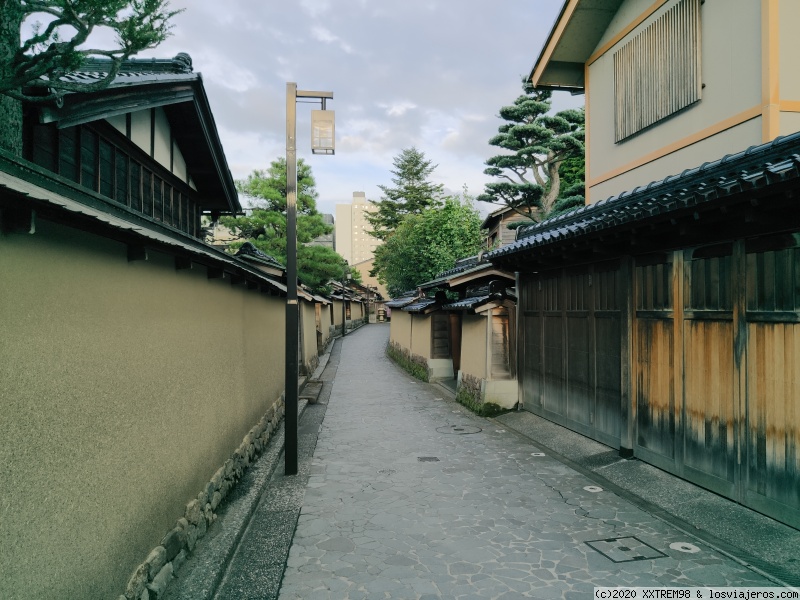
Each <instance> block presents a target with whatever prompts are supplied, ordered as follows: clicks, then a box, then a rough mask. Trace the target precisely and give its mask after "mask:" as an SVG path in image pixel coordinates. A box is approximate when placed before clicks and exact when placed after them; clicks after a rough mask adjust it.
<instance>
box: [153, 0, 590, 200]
mask: <svg viewBox="0 0 800 600" xmlns="http://www.w3.org/2000/svg"><path fill="white" fill-rule="evenodd" d="M171 6H172V8H185V11H184V12H183V13H182V14H180V15H178V16H177V17H176V18H175V19H174V29H173V35H172V37H171V38H169V39H168V40H167V41H166V42H165V43H164V44H162V45H161V46H160V47H159V48H157V49H156V50H154V51H150V52H147V53H145V54H142V55H140V56H158V57H162V58H165V57H171V56H174V55H175V54H177V53H178V52H188V53H189V54H190V55H191V57H192V60H193V63H194V69H195V71H199V72H200V73H202V75H203V80H204V83H205V87H206V91H207V93H208V95H209V98H210V102H211V108H212V111H213V112H214V117H215V120H216V123H217V127H218V129H219V134H220V137H221V138H222V144H223V147H224V149H225V152H226V155H227V157H228V162H229V165H230V168H231V172H232V173H233V176H234V178H236V179H241V178H244V177H246V176H247V174H248V173H250V172H251V171H253V170H254V169H257V168H264V167H265V166H267V165H268V164H269V162H270V161H271V160H274V159H275V158H277V157H279V156H283V155H284V154H285V139H286V138H285V135H286V133H285V103H286V100H285V98H286V82H287V81H293V82H296V83H297V84H298V88H299V89H303V90H323V91H333V93H334V100H333V101H331V102H329V104H328V108H329V109H334V110H335V111H336V155H335V156H333V157H323V156H313V155H311V151H310V131H309V120H310V111H311V109H313V108H317V107H316V106H313V105H303V104H299V105H298V111H297V112H298V117H297V119H298V122H297V127H298V130H297V135H298V156H300V157H303V158H305V159H306V160H307V161H308V162H309V163H310V164H311V166H312V169H313V172H314V175H315V177H316V180H317V190H318V192H319V202H318V208H319V209H320V210H321V211H322V212H334V205H335V204H337V203H342V202H349V201H350V200H351V199H352V193H353V192H354V191H364V192H366V194H367V198H368V199H372V200H378V199H380V195H381V193H380V190H379V189H378V187H377V186H378V185H379V184H384V185H387V184H391V169H392V159H393V158H394V157H395V156H396V155H397V154H398V153H399V152H400V151H401V150H402V149H404V148H408V147H411V146H415V147H417V148H418V149H419V150H421V151H422V152H424V153H425V155H426V156H427V158H429V159H430V160H431V161H432V162H433V163H434V164H436V165H438V167H437V169H436V171H435V173H434V176H433V179H434V180H435V181H437V182H439V183H443V184H444V185H445V187H446V189H448V190H450V191H454V192H455V191H460V190H461V188H462V187H463V186H464V185H467V187H468V190H469V192H470V193H471V194H473V195H476V194H479V193H481V192H482V191H483V185H484V183H486V182H487V181H488V180H489V178H487V177H486V176H485V175H483V168H484V165H483V163H484V161H485V160H486V159H487V158H489V157H490V156H492V154H494V152H493V147H491V146H489V144H488V143H487V142H488V139H489V138H490V137H491V136H493V135H494V134H495V133H496V131H497V127H498V126H499V125H500V124H501V123H502V121H501V120H500V119H499V118H498V117H497V112H498V109H499V108H500V107H501V106H504V105H506V104H510V103H511V102H512V101H513V100H514V98H516V97H517V96H518V95H519V94H520V92H521V88H520V78H521V77H522V76H523V75H526V74H527V73H528V72H529V71H530V68H531V66H532V64H533V62H534V60H535V59H536V57H537V56H538V53H539V51H540V49H541V46H542V45H543V43H544V41H545V39H546V36H547V34H548V33H549V31H550V28H551V27H552V24H553V21H554V20H555V18H556V16H557V14H558V11H559V9H560V7H561V1H560V0H495V1H494V2H489V1H486V0H458V1H456V0H447V1H445V0H401V1H399V2H387V1H384V0H294V1H292V0H287V1H279V0H227V1H226V2H224V3H222V2H220V0H172V1H171ZM582 103H583V98H582V97H580V96H578V97H572V96H570V95H569V94H558V95H557V96H556V100H555V106H556V107H557V108H567V107H573V106H580V105H581V104H582ZM479 208H481V209H482V212H484V213H486V212H488V210H490V209H491V207H490V206H489V205H484V206H482V207H479Z"/></svg>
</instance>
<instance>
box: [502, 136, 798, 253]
mask: <svg viewBox="0 0 800 600" xmlns="http://www.w3.org/2000/svg"><path fill="white" fill-rule="evenodd" d="M798 153H800V133H795V134H792V135H789V136H785V137H780V138H777V139H775V140H773V141H772V142H768V143H766V144H762V145H759V146H752V147H750V148H748V149H747V150H744V151H743V152H739V153H736V154H730V155H728V156H725V157H723V158H721V159H719V160H716V161H713V162H708V163H704V164H703V165H701V166H699V167H696V168H694V169H687V170H685V171H683V172H682V173H680V174H679V175H672V176H670V177H667V178H665V179H663V180H661V181H656V182H653V183H650V184H648V185H646V186H641V187H637V188H635V189H633V190H632V191H630V192H623V193H621V194H619V195H617V196H613V197H611V198H608V199H606V200H601V201H600V202H597V203H595V204H590V205H588V206H583V207H580V208H578V209H576V210H573V211H570V212H568V213H565V214H563V215H560V216H557V217H554V218H552V219H548V220H546V221H542V222H541V223H537V224H534V225H529V226H527V227H521V228H520V229H518V230H517V239H516V241H514V242H513V243H511V244H509V245H507V246H504V247H503V248H498V249H497V250H493V251H491V252H489V253H488V254H487V256H488V258H489V260H492V261H494V260H497V259H500V258H502V257H504V256H509V255H513V254H517V253H524V252H527V251H529V250H531V249H533V248H536V247H541V246H545V245H548V244H553V243H561V242H564V241H565V240H569V239H574V238H577V237H580V236H584V235H586V234H589V233H592V232H597V231H601V230H604V229H610V228H612V227H617V226H620V225H625V224H634V223H636V222H637V221H640V220H643V219H647V218H650V217H657V216H661V217H662V218H669V214H670V213H672V212H677V211H680V210H685V209H686V208H688V207H693V206H697V205H701V204H703V203H707V202H711V201H714V200H719V199H723V198H725V197H726V196H732V195H735V194H737V193H740V192H745V191H755V190H759V189H762V188H765V187H767V186H769V185H771V184H773V183H778V182H782V181H786V180H791V179H798V178H800V155H798Z"/></svg>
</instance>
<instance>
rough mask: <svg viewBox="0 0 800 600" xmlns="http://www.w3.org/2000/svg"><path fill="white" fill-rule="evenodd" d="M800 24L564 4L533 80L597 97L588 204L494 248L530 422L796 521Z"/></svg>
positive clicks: (774, 3) (680, 3)
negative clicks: (535, 417)
mask: <svg viewBox="0 0 800 600" xmlns="http://www.w3.org/2000/svg"><path fill="white" fill-rule="evenodd" d="M798 11H800V7H798V6H797V5H796V3H792V2H785V1H781V0H765V1H763V2H748V1H744V0H733V1H732V2H724V3H723V2H705V3H702V2H701V1H700V0H665V1H660V2H655V3H651V2H639V1H633V0H626V1H622V0H608V1H605V2H599V3H598V2H590V1H583V0H569V1H567V2H565V3H564V7H563V9H562V11H561V14H560V16H559V18H558V20H557V22H556V24H555V25H554V27H553V30H552V33H551V34H550V37H549V39H548V41H547V43H546V44H545V47H544V48H543V50H542V52H541V54H540V56H539V58H538V60H537V61H536V64H535V65H534V67H533V69H532V71H531V80H532V82H533V84H534V85H535V86H538V87H540V88H549V89H556V90H559V89H562V90H564V89H566V90H572V91H573V92H576V91H577V92H580V91H584V92H585V93H586V108H587V111H586V112H587V165H586V172H587V190H588V192H589V201H590V202H591V204H589V205H588V206H586V207H583V208H580V209H578V210H575V211H572V212H570V213H568V214H566V215H563V216H560V217H557V218H554V219H551V220H549V221H545V222H543V223H541V224H538V225H532V226H528V227H525V228H521V229H519V230H518V233H517V239H516V241H515V242H514V243H513V244H510V245H509V246H506V247H504V248H500V249H497V250H495V251H493V252H490V253H489V258H490V260H492V262H494V263H495V264H497V265H498V266H500V267H502V268H505V269H508V270H510V271H515V272H517V273H518V285H517V289H518V293H519V303H518V315H519V344H518V347H519V352H518V378H519V383H520V401H521V403H522V406H523V407H524V408H525V409H526V410H530V411H532V412H534V413H537V414H539V415H542V416H544V417H546V418H549V419H552V420H554V421H556V422H558V423H561V424H562V425H565V426H567V427H569V428H571V429H574V430H576V431H579V432H581V433H583V434H585V435H587V436H590V437H592V438H594V439H596V440H599V441H601V442H603V443H605V444H608V445H610V446H612V447H614V448H619V449H620V452H621V454H623V455H626V456H631V455H632V456H635V457H638V458H640V459H642V460H645V461H648V462H650V463H652V464H654V465H656V466H658V467H660V468H662V469H664V470H667V471H669V472H672V473H675V474H677V475H679V476H681V477H684V478H686V479H689V480H691V481H693V482H696V483H698V484H700V485H703V486H705V487H707V488H709V489H712V490H714V491H716V492H718V493H720V494H722V495H724V496H727V497H728V498H731V499H733V500H735V501H738V502H741V503H743V504H745V505H747V506H750V507H752V508H755V509H757V510H759V511H762V512H764V513H766V514H769V515H771V516H773V517H775V518H777V519H780V520H783V521H784V522H786V523H789V524H792V525H794V526H798V525H800V517H798V515H800V451H799V450H798V447H799V446H800V211H798V210H797V206H796V195H797V190H798V189H800V160H799V159H798V154H799V153H800V134H790V135H788V136H786V137H783V138H780V137H777V136H778V135H779V134H781V133H789V132H792V131H794V130H795V129H797V128H798V126H800V117H798V112H797V111H798V107H799V106H800V104H798V102H797V101H796V99H798V98H800V77H798V75H797V74H796V71H792V69H791V68H790V64H791V63H790V59H791V57H792V56H794V55H796V50H797V46H798V43H800V42H799V41H798V40H797V37H796V36H794V35H793V33H792V32H791V30H790V29H789V28H790V27H791V25H790V24H791V23H795V22H797V20H798V17H800V12H798ZM646 49H647V50H646ZM678 49H680V52H677V50H678ZM730 64H736V69H734V70H731V69H729V68H727V67H726V66H725V65H730ZM665 82H666V83H665ZM726 152H733V153H732V154H728V155H725V154H726ZM723 155H725V156H723ZM649 182H653V183H649ZM637 186H638V187H637Z"/></svg>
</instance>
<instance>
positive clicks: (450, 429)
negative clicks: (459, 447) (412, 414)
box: [436, 425, 483, 435]
mask: <svg viewBox="0 0 800 600" xmlns="http://www.w3.org/2000/svg"><path fill="white" fill-rule="evenodd" d="M436 431H438V432H439V433H452V434H454V435H467V434H470V433H480V432H481V431H483V430H482V429H481V428H480V427H475V426H474V425H447V426H445V427H437V428H436Z"/></svg>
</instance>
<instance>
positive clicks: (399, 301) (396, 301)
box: [384, 295, 418, 308]
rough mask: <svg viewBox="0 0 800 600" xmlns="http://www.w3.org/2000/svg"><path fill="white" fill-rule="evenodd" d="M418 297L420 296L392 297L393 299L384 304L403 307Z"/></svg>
mask: <svg viewBox="0 0 800 600" xmlns="http://www.w3.org/2000/svg"><path fill="white" fill-rule="evenodd" d="M417 299H418V296H416V295H415V296H400V297H399V298H392V299H391V300H389V301H387V302H386V303H385V304H384V306H388V307H389V308H403V307H404V306H408V305H409V304H412V303H414V302H415V301H416V300H417Z"/></svg>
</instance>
